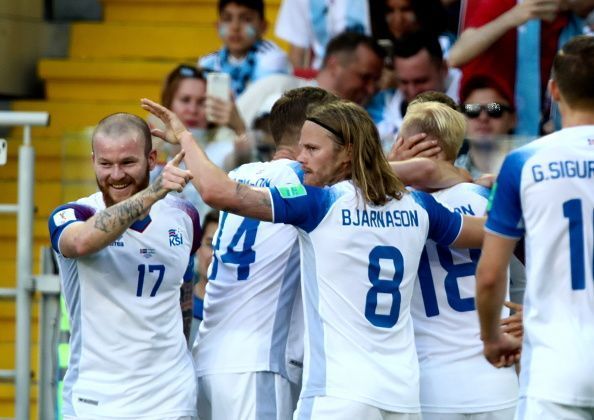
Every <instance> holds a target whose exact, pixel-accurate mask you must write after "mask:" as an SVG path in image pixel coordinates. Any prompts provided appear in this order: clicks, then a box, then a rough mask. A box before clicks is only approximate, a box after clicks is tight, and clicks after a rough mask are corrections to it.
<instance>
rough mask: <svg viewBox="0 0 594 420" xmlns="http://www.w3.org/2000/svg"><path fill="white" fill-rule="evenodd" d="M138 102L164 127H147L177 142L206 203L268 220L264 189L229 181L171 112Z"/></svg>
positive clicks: (269, 211)
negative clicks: (183, 152) (162, 128)
mask: <svg viewBox="0 0 594 420" xmlns="http://www.w3.org/2000/svg"><path fill="white" fill-rule="evenodd" d="M141 104H142V107H143V108H144V109H145V110H147V111H149V112H150V113H152V114H153V115H155V116H156V117H157V118H159V119H160V120H161V121H163V124H164V125H165V129H164V130H159V129H153V130H151V132H152V134H153V135H155V136H157V137H160V138H162V139H163V140H165V141H167V142H169V143H172V144H180V145H181V147H182V149H183V150H184V151H185V153H186V155H185V158H184V162H185V164H186V166H187V168H188V169H189V170H190V172H191V173H192V175H193V177H194V178H193V180H192V183H193V184H194V186H195V187H196V189H197V190H198V192H199V193H200V195H201V196H202V199H203V200H204V202H205V203H206V204H208V205H209V206H211V207H214V208H216V209H219V210H225V211H230V212H232V213H236V214H239V215H241V216H247V217H253V218H256V219H260V220H266V221H270V220H272V204H271V201H270V194H269V192H268V190H267V189H265V188H254V187H250V186H248V185H243V184H240V183H237V182H235V181H233V180H232V179H231V178H229V177H228V176H227V174H226V173H225V172H224V171H223V170H221V169H220V168H218V167H217V166H216V165H215V164H213V163H212V162H211V161H210V160H209V159H208V157H207V156H206V154H204V151H203V150H202V149H201V148H200V146H198V143H197V142H196V140H195V139H194V137H193V136H192V133H190V132H189V131H188V130H187V129H186V127H185V126H184V124H183V123H182V122H181V121H180V119H179V118H178V117H177V116H176V115H175V114H174V113H173V112H171V111H169V110H168V109H167V108H165V107H163V106H161V105H159V104H157V103H155V102H153V101H151V100H149V99H142V100H141Z"/></svg>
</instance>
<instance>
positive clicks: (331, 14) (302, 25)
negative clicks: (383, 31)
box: [275, 0, 371, 71]
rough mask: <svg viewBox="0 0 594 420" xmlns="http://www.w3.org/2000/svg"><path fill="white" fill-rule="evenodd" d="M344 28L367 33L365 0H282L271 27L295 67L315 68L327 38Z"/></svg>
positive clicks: (320, 59)
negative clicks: (284, 45) (273, 25)
mask: <svg viewBox="0 0 594 420" xmlns="http://www.w3.org/2000/svg"><path fill="white" fill-rule="evenodd" d="M346 31H348V32H358V33H363V34H367V35H371V26H370V16H369V4H368V0H339V1H332V0H318V1H309V0H283V2H282V3H281V7H280V11H279V14H278V17H277V19H276V27H275V34H276V36H278V37H279V38H281V39H283V40H285V41H287V42H288V43H289V59H290V60H291V63H292V64H293V67H294V68H295V69H297V70H298V71H299V69H306V68H310V67H311V68H313V69H315V70H319V69H320V68H321V67H322V62H323V60H324V53H325V51H326V47H327V45H328V42H329V41H330V40H331V39H332V38H334V37H335V36H336V35H338V34H340V33H342V32H346ZM312 56H313V57H312Z"/></svg>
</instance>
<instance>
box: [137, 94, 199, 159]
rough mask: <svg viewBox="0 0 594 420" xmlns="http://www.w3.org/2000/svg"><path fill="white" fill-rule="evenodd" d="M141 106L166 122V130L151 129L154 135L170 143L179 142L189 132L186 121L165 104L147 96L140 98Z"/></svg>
mask: <svg viewBox="0 0 594 420" xmlns="http://www.w3.org/2000/svg"><path fill="white" fill-rule="evenodd" d="M140 106H142V109H144V110H146V111H148V112H150V113H151V114H153V115H154V116H155V117H157V118H159V119H160V120H161V121H163V124H165V129H164V130H161V129H158V128H153V129H151V134H152V135H153V136H157V137H159V138H161V139H163V140H165V141H166V142H168V143H172V144H178V143H179V142H180V139H181V137H182V135H183V134H184V133H186V132H188V130H187V129H186V127H185V125H184V123H182V122H181V120H180V119H179V118H178V116H177V115H175V113H173V112H171V111H170V110H168V109H167V108H165V107H164V106H162V105H159V104H158V103H156V102H153V101H151V100H150V99H146V98H143V99H141V100H140ZM174 160H175V159H174Z"/></svg>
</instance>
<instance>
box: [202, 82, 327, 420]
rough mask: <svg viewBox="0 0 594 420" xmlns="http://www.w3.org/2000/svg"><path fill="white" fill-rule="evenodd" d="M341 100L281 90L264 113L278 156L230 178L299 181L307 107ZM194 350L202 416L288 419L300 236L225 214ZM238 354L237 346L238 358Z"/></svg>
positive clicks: (293, 387)
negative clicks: (270, 109)
mask: <svg viewBox="0 0 594 420" xmlns="http://www.w3.org/2000/svg"><path fill="white" fill-rule="evenodd" d="M336 99H337V98H336V97H335V96H334V95H332V94H330V93H328V92H326V91H324V90H323V89H319V88H312V87H305V88H300V89H294V90H290V91H288V92H286V93H285V94H284V95H283V96H282V97H281V98H280V99H279V100H278V101H277V102H276V103H275V105H274V107H273V108H272V112H271V114H270V127H271V131H272V136H273V138H274V139H275V142H276V145H277V152H276V155H275V157H274V158H273V160H272V161H271V162H254V163H249V164H245V165H242V166H240V167H239V168H237V169H235V170H234V171H232V172H230V173H229V177H230V178H231V179H233V180H235V181H237V182H240V183H242V184H246V185H254V186H261V187H264V186H266V187H273V186H283V185H291V184H299V183H301V181H302V179H303V172H302V171H301V168H300V165H299V163H298V162H296V161H295V158H296V157H297V155H298V152H299V149H298V144H297V143H298V139H299V130H300V129H301V126H302V125H303V121H304V120H305V111H306V109H307V107H308V106H311V105H319V104H323V103H326V102H329V101H332V100H336ZM213 239H214V240H213V248H214V259H213V262H212V264H211V266H210V271H209V277H208V278H209V282H208V284H207V286H206V296H205V300H204V312H203V322H202V323H201V325H200V329H199V336H198V338H197V340H196V344H195V347H194V350H193V352H194V360H195V363H196V373H197V376H198V381H199V385H200V386H199V393H198V415H199V417H200V419H202V420H208V419H236V418H242V419H248V418H250V419H254V420H265V419H289V418H291V417H292V414H293V411H294V410H295V405H296V404H297V395H298V394H299V388H300V386H301V371H302V365H303V308H302V302H301V292H300V290H301V288H300V284H299V278H300V270H299V261H300V260H299V243H298V240H297V230H296V229H295V228H293V227H292V226H289V225H281V224H273V223H267V222H260V221H259V220H255V219H249V218H246V217H242V216H239V215H236V214H233V213H231V212H228V211H224V212H222V213H221V217H220V224H219V228H218V230H217V231H216V233H215V235H214V238H213ZM238 349H241V350H240V351H238Z"/></svg>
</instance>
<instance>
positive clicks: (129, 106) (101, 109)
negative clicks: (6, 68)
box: [11, 98, 147, 151]
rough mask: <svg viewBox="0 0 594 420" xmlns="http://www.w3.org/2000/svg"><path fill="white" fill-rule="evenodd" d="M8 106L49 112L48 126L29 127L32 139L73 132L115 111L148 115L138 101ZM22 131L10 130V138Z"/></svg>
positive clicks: (71, 102)
mask: <svg viewBox="0 0 594 420" xmlns="http://www.w3.org/2000/svg"><path fill="white" fill-rule="evenodd" d="M11 106H12V109H13V110H15V111H46V112H49V113H50V118H51V122H50V125H49V126H48V127H33V128H31V135H32V136H33V138H36V137H50V138H51V137H53V138H56V137H62V136H64V135H65V134H69V135H73V134H76V133H78V132H80V131H81V130H83V129H85V128H88V127H90V126H95V125H96V124H97V123H98V122H99V120H101V119H102V118H104V117H106V116H108V115H110V114H113V113H115V112H130V113H133V114H136V115H139V116H141V117H145V116H146V114H147V113H146V112H145V111H144V110H143V109H142V108H140V100H137V101H122V102H118V101H113V102H93V100H92V99H91V98H89V99H88V100H86V101H14V102H12V103H11ZM21 132H22V130H21V129H15V130H13V137H18V138H20V137H21ZM89 151H90V149H89Z"/></svg>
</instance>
